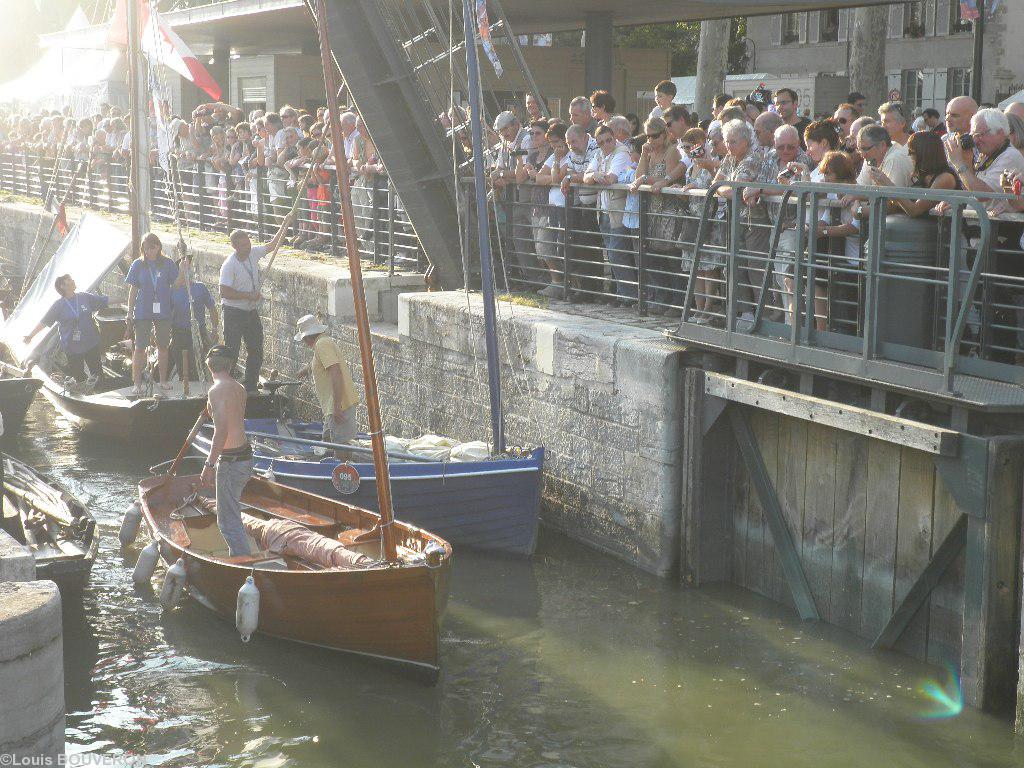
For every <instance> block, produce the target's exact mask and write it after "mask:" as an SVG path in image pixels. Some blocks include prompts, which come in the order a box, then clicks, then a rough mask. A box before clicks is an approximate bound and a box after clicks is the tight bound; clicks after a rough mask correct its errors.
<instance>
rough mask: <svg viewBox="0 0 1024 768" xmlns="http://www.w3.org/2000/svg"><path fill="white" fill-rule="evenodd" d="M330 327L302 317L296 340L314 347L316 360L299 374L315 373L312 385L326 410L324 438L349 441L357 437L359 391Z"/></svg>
mask: <svg viewBox="0 0 1024 768" xmlns="http://www.w3.org/2000/svg"><path fill="white" fill-rule="evenodd" d="M327 330H328V329H327V326H326V325H324V324H323V323H321V322H320V321H319V320H317V319H316V317H314V316H313V315H304V316H303V317H301V318H299V322H298V333H296V334H295V340H296V341H299V342H302V343H303V344H305V345H306V346H307V347H309V348H310V349H312V350H313V361H312V362H311V363H310V364H309V365H308V366H306V367H305V368H303V369H302V370H301V371H299V378H302V379H304V378H306V377H307V376H309V375H310V374H312V375H313V388H314V389H315V390H316V397H317V399H318V400H319V401H320V407H321V408H322V409H323V412H324V429H323V439H324V440H325V441H326V442H331V443H349V442H352V441H353V440H354V439H355V437H356V432H357V426H358V425H357V424H356V405H358V404H359V395H358V394H357V393H356V388H355V387H354V386H353V385H352V377H351V376H350V375H349V372H348V364H347V363H346V362H345V358H344V356H343V355H342V353H341V347H339V346H338V342H336V341H335V340H334V339H332V338H331V337H330V336H328V335H327Z"/></svg>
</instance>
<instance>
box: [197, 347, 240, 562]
mask: <svg viewBox="0 0 1024 768" xmlns="http://www.w3.org/2000/svg"><path fill="white" fill-rule="evenodd" d="M234 364H235V353H234V352H233V351H232V350H231V348H230V347H227V346H225V345H224V344H216V345H214V346H212V347H210V350H209V352H207V353H206V366H207V367H208V368H209V369H210V373H211V374H213V385H212V386H211V387H210V392H209V395H208V400H207V408H208V409H209V412H210V415H211V416H212V417H213V443H212V444H211V445H210V457H209V458H208V459H207V460H206V464H205V465H204V466H203V474H202V481H203V485H206V486H213V485H214V470H216V485H215V487H216V489H217V527H218V528H220V532H221V535H222V536H223V537H224V541H226V542H227V545H228V553H229V554H230V555H231V556H232V557H239V556H242V557H248V556H249V555H251V554H252V551H251V550H250V549H249V536H248V534H247V533H246V532H245V527H244V526H243V525H242V490H243V489H244V488H245V484H246V483H247V482H249V478H250V477H251V476H252V446H250V445H249V440H248V438H247V437H246V436H245V400H246V394H245V387H244V386H242V384H241V383H239V382H238V381H235V379H234V377H233V376H232V375H231V368H232V366H234Z"/></svg>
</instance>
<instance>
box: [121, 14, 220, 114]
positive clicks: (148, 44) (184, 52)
mask: <svg viewBox="0 0 1024 768" xmlns="http://www.w3.org/2000/svg"><path fill="white" fill-rule="evenodd" d="M139 25H140V26H141V28H142V35H141V39H140V41H139V43H140V46H141V48H142V52H143V53H144V54H145V55H146V58H148V59H149V62H150V64H152V65H156V64H164V65H166V66H168V67H170V68H171V69H173V70H174V71H175V72H177V73H178V74H179V75H181V76H182V77H184V78H185V79H186V80H188V81H189V82H190V83H195V84H196V85H197V86H198V87H200V88H202V89H203V90H204V91H206V92H207V93H208V94H209V95H210V98H211V99H213V100H214V101H217V100H219V99H220V97H221V90H220V86H219V85H217V81H216V80H214V79H213V76H212V75H211V74H210V73H209V71H208V70H207V69H206V67H204V66H203V65H202V64H201V63H200V61H199V59H197V58H196V56H195V54H194V53H192V50H191V49H190V48H189V47H188V45H187V44H186V43H185V41H184V40H182V39H181V37H180V36H179V35H178V33H177V32H175V31H174V30H173V29H171V25H170V24H168V23H167V22H166V21H165V20H164V19H163V17H161V16H160V14H159V13H157V12H156V11H155V10H152V9H151V8H150V5H149V3H148V2H147V1H146V0H140V2H139ZM108 40H109V42H110V43H111V44H113V45H119V46H122V47H126V46H127V45H128V11H127V8H126V6H125V0H118V3H117V6H116V7H115V9H114V18H113V21H112V22H111V25H110V35H109V38H108Z"/></svg>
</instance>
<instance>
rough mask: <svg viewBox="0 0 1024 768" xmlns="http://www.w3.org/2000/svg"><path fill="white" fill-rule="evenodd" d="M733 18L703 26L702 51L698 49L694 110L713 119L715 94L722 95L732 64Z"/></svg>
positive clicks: (701, 27)
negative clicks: (728, 70) (730, 61)
mask: <svg viewBox="0 0 1024 768" xmlns="http://www.w3.org/2000/svg"><path fill="white" fill-rule="evenodd" d="M731 31H732V19H715V20H713V21H702V22H701V23H700V48H698V50H697V86H696V90H695V92H694V98H693V109H694V111H696V112H698V113H699V114H700V116H701V117H702V118H705V117H710V116H711V107H712V103H713V102H714V98H715V94H716V93H720V92H721V90H722V84H723V83H724V82H725V75H726V70H727V67H728V65H729V35H730V33H731Z"/></svg>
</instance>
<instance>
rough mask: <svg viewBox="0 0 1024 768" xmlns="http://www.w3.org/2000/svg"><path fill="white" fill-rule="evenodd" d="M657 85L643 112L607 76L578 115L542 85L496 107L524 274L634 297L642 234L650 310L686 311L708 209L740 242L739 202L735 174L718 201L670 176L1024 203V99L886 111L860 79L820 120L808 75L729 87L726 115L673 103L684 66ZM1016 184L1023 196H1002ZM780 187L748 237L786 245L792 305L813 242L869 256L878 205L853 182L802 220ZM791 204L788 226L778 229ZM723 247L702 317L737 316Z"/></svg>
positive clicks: (545, 288) (1009, 229)
mask: <svg viewBox="0 0 1024 768" xmlns="http://www.w3.org/2000/svg"><path fill="white" fill-rule="evenodd" d="M654 92H655V101H656V103H655V106H654V107H653V108H652V109H651V111H650V113H649V114H648V115H646V117H645V119H643V120H642V121H641V120H640V119H638V117H637V116H636V115H634V114H626V115H620V114H618V113H617V112H616V104H615V99H614V98H613V97H612V96H611V95H610V94H609V93H608V92H607V91H603V90H601V91H595V92H594V93H593V94H592V95H591V96H590V98H589V99H587V98H584V97H582V96H581V97H577V98H575V99H573V100H572V101H571V103H570V105H569V112H568V115H567V116H566V118H565V119H562V118H560V117H558V116H554V117H550V118H545V117H543V116H542V115H541V111H540V109H539V108H538V105H537V104H536V102H535V100H534V99H533V98H532V97H529V98H528V100H527V102H526V103H525V104H524V105H523V107H524V109H523V110H522V113H523V118H522V119H521V118H520V114H519V113H520V110H519V109H518V108H513V109H510V110H508V111H506V112H502V113H501V114H499V115H498V116H497V119H496V121H495V123H494V130H495V134H494V136H493V138H494V141H495V142H496V143H495V146H494V148H493V151H492V152H491V158H492V162H493V167H492V172H491V178H490V181H491V184H492V185H493V189H494V194H495V195H497V196H499V199H502V200H504V201H505V202H506V203H508V202H511V205H510V206H508V205H507V206H505V210H512V211H514V213H513V214H511V215H512V216H513V219H514V221H513V228H514V233H515V237H514V239H515V248H514V249H512V252H513V254H514V258H515V260H516V262H517V263H516V264H515V265H514V266H515V267H517V268H518V270H519V275H520V276H521V280H520V286H521V287H522V288H523V289H526V290H536V291H537V292H539V293H540V294H541V295H543V296H548V297H554V298H560V299H568V300H571V301H578V302H590V301H600V302H606V303H611V304H616V305H620V306H631V305H634V304H635V303H636V302H637V299H638V294H637V285H638V283H640V282H641V280H640V275H639V274H638V269H637V256H638V247H639V237H640V236H641V235H642V236H643V238H644V246H645V250H644V253H645V260H644V264H645V265H646V270H647V274H645V275H644V276H643V280H642V282H643V284H644V285H645V286H646V293H645V299H646V302H647V304H648V311H649V312H651V313H653V314H665V315H672V316H677V317H678V316H679V315H680V309H679V305H680V303H681V299H682V295H683V293H682V291H683V287H684V285H685V280H686V278H687V277H688V276H689V275H690V273H691V268H692V266H693V259H694V252H693V251H694V240H695V234H696V232H695V230H696V227H697V221H698V220H699V218H700V217H701V215H702V212H703V211H707V213H706V214H705V216H704V218H705V230H704V233H703V237H702V240H701V242H702V243H704V244H705V245H710V246H723V245H725V244H726V242H727V239H728V236H729V233H728V232H727V231H726V230H727V227H726V220H727V218H728V214H729V206H730V205H732V204H733V202H732V200H731V198H732V191H731V190H730V189H729V188H728V187H721V188H720V190H719V192H718V199H717V200H716V201H714V202H711V201H706V200H704V199H703V197H693V196H687V195H675V194H672V195H670V194H664V193H665V190H666V189H668V188H678V189H680V190H698V189H708V188H710V187H711V186H712V185H715V184H720V183H722V182H729V181H734V182H738V183H741V184H776V185H779V184H781V185H788V184H792V183H793V182H794V181H803V182H807V183H827V184H830V185H836V184H847V185H851V187H852V185H855V184H857V185H867V186H893V187H903V188H918V189H932V190H954V189H958V190H966V191H970V192H974V193H975V194H976V195H977V196H978V197H979V198H980V199H981V200H982V201H983V202H984V203H985V205H986V207H987V208H988V210H989V213H990V215H993V216H995V215H999V214H1003V213H1007V212H1013V211H1024V198H1022V197H1021V196H1020V189H1021V182H1022V181H1024V155H1022V154H1021V151H1020V147H1021V146H1022V145H1024V120H1022V118H1024V103H1014V104H1012V105H1010V107H1009V108H1007V109H1006V111H1005V112H1003V111H1000V110H998V109H996V108H994V107H990V106H989V107H985V108H980V107H979V105H978V104H977V103H976V102H975V101H974V100H973V99H971V98H970V97H968V96H959V97H956V98H953V99H951V100H950V101H949V102H948V104H947V105H946V113H945V115H941V114H940V113H939V112H938V111H937V110H934V109H924V110H920V111H919V112H916V113H914V112H911V111H910V110H908V109H907V107H906V106H905V105H904V104H903V103H901V102H897V101H890V102H886V103H883V104H882V105H881V106H880V107H879V108H878V110H877V112H876V113H874V114H871V113H869V112H868V111H867V110H866V109H865V103H866V101H867V99H866V98H865V96H864V95H863V94H860V93H850V94H849V96H848V98H847V100H846V101H845V102H843V103H841V104H838V105H836V108H835V109H834V110H833V112H832V113H831V114H828V115H818V116H817V117H818V119H816V120H812V119H810V117H809V116H808V115H807V114H806V110H802V109H801V105H800V98H799V95H798V94H797V93H796V92H795V91H794V90H792V89H790V88H780V89H778V90H776V91H775V92H770V91H768V90H767V89H765V88H763V87H760V88H758V89H757V90H755V91H754V92H753V93H751V94H749V95H748V96H746V97H745V98H735V97H732V96H729V95H726V94H722V95H719V96H716V97H715V99H714V104H713V110H712V113H711V115H709V116H707V117H706V118H705V119H701V118H700V117H699V116H698V115H696V114H694V113H692V112H690V111H688V110H687V109H686V108H685V107H684V106H682V105H679V104H675V103H673V102H674V98H675V96H676V89H675V85H674V84H673V83H672V82H671V81H670V80H665V81H663V82H661V83H658V84H657V85H656V86H655V88H654ZM531 183H532V184H533V185H536V186H533V187H531V186H529V185H530V184H531ZM581 185H585V186H581ZM598 187H608V190H607V191H600V190H598V189H597V188H598ZM832 188H833V189H834V187H832ZM644 191H646V192H650V193H653V194H651V195H650V196H649V198H648V200H647V208H646V210H647V216H646V231H645V232H643V233H641V232H640V231H639V226H640V223H639V217H638V216H637V210H638V205H637V194H638V193H641V192H644ZM1014 191H1016V197H1012V198H1007V197H1006V196H1005V195H1001V196H1000V195H997V196H996V197H993V195H994V194H995V193H1012V192H1014ZM780 197H781V193H780V192H779V191H778V188H776V189H775V191H774V192H773V191H770V190H757V189H747V188H744V191H743V194H742V198H741V200H742V203H741V204H742V205H743V206H745V210H744V211H743V212H742V220H743V222H744V223H743V226H741V228H740V237H741V238H742V240H743V242H742V243H741V246H740V247H741V249H743V250H746V251H751V252H756V253H761V254H770V255H771V258H773V259H774V261H773V272H774V273H775V277H776V281H777V283H778V285H777V288H774V290H775V291H776V292H777V293H778V294H780V295H786V294H787V292H788V297H789V298H788V300H786V301H782V302H779V306H778V308H777V310H778V313H779V314H780V315H783V314H785V316H786V317H788V316H789V314H788V313H789V312H791V311H792V306H791V305H792V300H793V299H792V291H793V277H792V273H793V263H794V260H795V258H796V250H797V246H798V243H801V242H802V243H806V242H807V241H808V239H821V240H829V241H830V242H831V243H838V244H839V248H840V252H841V254H843V253H844V254H845V258H846V259H847V261H848V263H851V264H852V263H855V262H856V261H857V260H858V258H861V259H862V256H861V251H860V249H861V239H860V234H861V233H860V229H861V224H862V222H863V220H864V219H865V218H866V217H867V215H868V211H867V206H866V205H865V204H864V199H863V198H862V197H860V196H858V194H857V190H856V189H853V188H851V190H850V192H849V193H848V194H842V195H841V194H831V195H829V196H828V197H831V198H832V199H833V201H834V202H833V203H832V204H830V205H829V206H825V208H827V209H828V210H826V211H825V212H824V213H823V214H822V217H821V219H820V220H819V221H816V222H797V220H796V216H795V214H794V211H793V209H792V206H785V205H782V204H781V203H780ZM822 197H825V195H822ZM567 198H568V200H569V202H568V204H566V200H567ZM944 208H946V206H944V205H936V204H935V202H934V201H929V200H927V199H924V196H922V198H921V199H916V200H914V199H906V200H900V201H898V202H892V203H891V204H890V206H889V211H890V213H892V214H894V215H902V216H907V217H915V218H917V217H922V216H925V215H928V214H929V213H932V212H933V211H934V212H935V213H942V212H943V210H944ZM567 217H568V218H569V219H570V220H569V221H566V218H567ZM1009 218H1012V217H1009ZM780 219H781V220H782V221H781V225H780V226H779V227H778V229H780V230H781V236H780V237H779V238H778V242H777V243H776V244H771V243H770V242H769V240H770V235H771V232H772V230H773V227H774V225H776V223H777V222H779V220H780ZM801 230H802V232H801ZM801 234H802V235H803V236H802V237H801V236H799V235H801ZM1000 238H1001V241H1002V244H1004V245H1007V246H1008V247H1012V248H1014V249H1018V248H1021V247H1024V245H1021V244H1020V240H1021V227H1020V226H1019V225H1013V226H1006V227H1001V228H1000ZM724 252H725V250H724V249H723V248H719V250H718V251H717V252H716V250H715V248H714V247H712V248H710V249H707V251H706V252H703V253H702V254H701V258H700V264H699V269H698V270H697V272H696V273H695V274H696V278H697V284H696V286H695V290H694V292H693V293H694V295H695V297H696V300H695V309H696V310H697V312H696V314H695V315H693V316H691V320H694V321H696V322H699V323H712V324H713V323H716V322H718V323H720V322H722V319H721V316H720V313H719V316H718V317H717V318H715V317H714V316H713V313H711V312H710V311H706V310H710V308H711V306H712V305H713V304H715V303H716V300H719V301H718V306H721V304H720V297H719V296H716V290H717V287H720V286H721V285H722V280H723V275H722V271H723V267H724V266H725V259H724ZM566 260H568V262H569V263H570V265H571V267H570V268H566ZM764 261H765V260H764V259H761V260H760V262H759V263H756V264H755V263H751V262H750V261H748V262H746V263H744V264H743V265H741V266H740V272H741V274H740V277H739V280H738V282H737V285H738V287H739V288H740V289H746V290H747V291H748V293H749V292H750V291H749V287H750V286H757V285H759V284H760V283H761V278H762V277H763V275H764V272H763V270H764ZM1000 267H1001V268H1002V269H1004V272H1003V273H1004V274H1008V275H1011V276H1013V277H1014V278H1016V277H1018V276H1020V277H1024V268H1022V267H1020V266H1019V265H1009V264H1006V263H1005V260H1003V261H1002V262H1001V263H1000ZM538 276H539V277H538ZM602 277H603V287H602V284H601V280H600V279H601V278H602ZM567 281H568V282H567ZM1018 293H1022V294H1024V291H1018ZM816 299H817V305H816V306H817V307H818V310H819V311H818V312H816V314H817V315H818V325H819V327H821V326H822V323H823V320H822V318H823V316H824V314H825V311H824V307H823V303H824V301H825V296H824V294H823V293H822V291H821V289H820V287H819V288H817V289H816ZM754 303H756V298H753V297H751V296H748V297H746V301H745V302H744V301H743V297H741V304H745V306H747V307H750V306H752V305H753V304H754ZM747 314H748V313H747ZM745 319H750V318H749V317H746V318H745ZM1022 319H1024V318H1022ZM1022 327H1024V324H1022Z"/></svg>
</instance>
